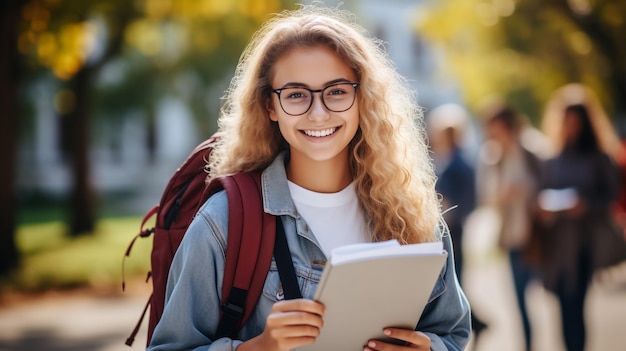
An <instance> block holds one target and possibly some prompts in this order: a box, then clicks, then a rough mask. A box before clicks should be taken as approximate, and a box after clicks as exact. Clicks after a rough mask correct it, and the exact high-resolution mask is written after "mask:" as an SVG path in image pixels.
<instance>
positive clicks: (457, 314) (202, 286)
mask: <svg viewBox="0 0 626 351" xmlns="http://www.w3.org/2000/svg"><path fill="white" fill-rule="evenodd" d="M284 160H285V154H282V155H280V156H279V157H277V158H276V160H274V162H273V163H272V164H271V165H270V166H269V167H268V168H267V169H266V170H265V171H264V172H263V175H262V187H263V202H264V210H265V211H266V212H268V213H271V214H273V215H277V216H281V217H282V218H281V219H282V221H283V226H284V228H285V234H286V236H287V241H288V243H289V249H290V251H291V254H292V256H293V263H294V268H295V270H296V274H297V276H298V282H299V284H300V289H301V292H302V296H304V297H305V298H313V296H314V294H315V290H316V288H317V285H318V282H319V280H320V277H321V275H322V270H323V268H324V266H323V262H326V256H325V255H324V253H323V252H322V250H321V249H320V245H319V244H318V242H317V240H316V239H315V236H314V235H313V233H312V232H311V230H310V229H309V227H308V225H307V224H306V222H305V221H304V219H303V218H302V217H300V215H299V214H298V212H297V211H296V207H295V205H294V204H293V202H292V200H291V195H290V194H289V189H288V186H287V176H286V174H285V167H284ZM440 232H445V229H443V230H442V228H440ZM227 233H228V206H227V197H226V193H225V192H223V191H222V192H220V193H217V194H215V195H214V196H212V197H211V198H210V199H209V200H207V202H206V203H205V204H204V205H203V206H202V208H201V209H200V211H199V212H198V214H197V215H196V217H195V218H194V220H193V221H192V223H191V225H190V226H189V229H188V230H187V233H186V234H185V237H184V239H183V241H182V243H181V245H180V247H179V249H178V251H177V252H176V255H175V257H174V261H173V262H172V266H171V268H170V274H169V278H168V283H167V290H166V298H165V309H164V312H163V316H162V318H161V321H160V322H159V324H158V325H157V327H156V329H155V331H154V334H153V337H152V341H151V344H150V346H149V347H148V350H150V351H156V350H204V351H206V350H210V351H218V350H219V351H222V350H224V351H225V350H229V351H230V350H235V349H236V348H237V346H239V345H240V344H241V343H242V342H243V341H241V340H248V339H251V338H253V337H255V336H257V335H259V334H261V332H263V330H264V328H265V321H266V318H267V315H268V314H269V311H270V309H271V307H272V304H274V303H275V302H276V301H278V299H279V298H280V296H281V294H282V291H280V289H281V288H280V279H279V276H278V271H277V270H276V263H275V262H274V261H272V263H271V267H270V271H269V273H268V276H267V280H266V282H265V286H264V289H263V294H262V296H261V297H260V299H259V302H258V304H257V306H256V309H255V311H254V312H253V314H252V316H251V317H250V319H249V320H248V322H247V323H246V324H245V325H244V327H243V329H242V330H241V332H240V334H239V337H240V340H231V339H228V338H221V339H218V340H212V338H213V335H214V334H215V331H216V329H217V325H218V321H219V315H220V301H221V298H222V296H221V291H222V279H223V275H224V252H225V246H226V240H227V238H226V235H227ZM442 240H443V243H444V247H445V249H446V250H447V251H448V252H449V255H448V259H447V261H446V264H445V266H444V268H443V270H442V272H441V275H440V276H439V279H438V280H437V283H436V285H435V287H434V289H433V292H432V295H431V297H430V300H429V303H428V304H427V305H426V308H425V310H424V312H423V315H422V318H421V319H420V321H419V323H418V325H417V328H416V330H419V331H422V332H424V333H426V334H427V335H428V336H429V337H430V338H431V349H432V350H463V349H464V348H465V345H466V344H467V342H468V340H469V334H470V318H469V315H470V309H469V305H468V302H467V300H466V298H465V295H464V294H463V291H462V290H461V288H460V286H459V284H458V281H457V278H456V275H455V273H454V266H453V264H454V263H453V254H452V243H451V241H450V236H449V235H443V237H442Z"/></svg>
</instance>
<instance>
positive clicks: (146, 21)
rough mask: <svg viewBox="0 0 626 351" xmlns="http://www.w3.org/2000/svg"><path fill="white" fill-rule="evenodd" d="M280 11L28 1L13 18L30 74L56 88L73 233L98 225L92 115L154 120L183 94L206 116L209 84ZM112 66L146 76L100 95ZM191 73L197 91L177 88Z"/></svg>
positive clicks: (110, 0) (155, 0) (262, 5)
mask: <svg viewBox="0 0 626 351" xmlns="http://www.w3.org/2000/svg"><path fill="white" fill-rule="evenodd" d="M282 7H283V4H282V3H281V2H280V1H279V0H270V1H260V2H259V1H254V0H231V1H218V0H209V1H202V2H199V1H191V0H180V1H172V0H143V1H127V0H92V1H83V0H29V1H27V2H26V3H25V4H24V6H23V8H22V9H21V10H18V11H17V13H15V14H14V15H16V17H15V18H19V20H20V23H19V28H20V31H19V32H18V33H14V35H15V36H16V37H17V38H18V39H17V42H18V44H17V47H18V48H19V49H20V53H21V54H22V55H23V57H24V58H26V59H27V62H28V63H29V64H30V65H29V67H30V70H31V71H35V70H36V69H38V67H45V68H47V69H48V70H49V71H50V72H52V73H53V75H54V76H55V77H56V79H58V81H59V82H60V85H61V90H60V91H59V93H58V94H56V96H57V99H56V102H57V103H56V108H57V113H58V114H59V115H60V116H61V117H62V118H61V121H62V123H61V124H62V128H61V129H62V135H63V144H64V150H65V151H66V153H67V156H68V157H67V159H68V161H69V164H70V167H71V173H72V175H73V181H72V191H71V195H70V196H69V203H70V204H69V207H70V211H69V213H70V223H69V227H70V234H73V235H79V234H85V233H90V232H91V231H92V229H93V227H94V223H95V220H96V211H95V197H96V194H95V191H94V189H93V186H92V184H91V182H90V178H91V177H90V167H89V159H88V155H89V150H90V145H91V141H90V139H91V135H92V132H93V131H92V119H93V118H94V117H104V118H111V117H112V116H111V115H110V114H107V112H108V111H110V110H112V109H113V110H115V109H117V110H118V111H129V110H133V109H135V110H136V109H141V110H143V111H147V115H151V112H150V111H154V109H155V105H156V102H157V101H158V99H159V97H160V96H163V95H165V94H177V95H180V96H181V97H182V98H184V99H185V101H187V102H188V103H189V104H190V106H192V109H193V111H194V112H195V114H196V115H197V116H198V119H200V117H199V116H206V115H207V106H206V105H207V104H206V101H205V100H206V89H207V87H208V86H209V85H210V84H214V83H215V82H216V81H220V80H224V78H225V76H226V75H227V72H230V71H229V70H225V66H226V65H228V66H232V65H234V62H235V61H236V59H237V58H238V56H239V54H240V52H241V49H242V48H243V45H245V43H246V42H247V40H248V39H249V37H250V35H251V34H252V32H253V31H254V30H255V29H256V27H257V26H258V25H259V23H260V22H261V21H263V20H265V19H266V17H267V16H268V15H269V14H270V13H273V12H276V11H279V10H280V9H281V8H282ZM172 48H174V49H172ZM113 61H123V62H125V63H126V64H127V65H128V66H129V67H130V70H127V71H128V72H127V73H128V77H131V78H132V77H135V78H136V77H137V74H136V73H137V72H139V73H140V74H141V73H147V72H148V73H150V74H148V75H146V74H143V75H142V77H143V78H144V79H145V80H143V81H140V82H137V81H132V80H130V79H129V78H126V79H123V80H122V81H121V82H119V84H118V86H116V89H114V90H109V91H108V92H106V91H104V90H106V88H105V89H101V87H100V86H98V84H97V81H98V78H99V77H101V75H102V70H103V68H104V67H105V66H106V65H108V64H109V63H111V62H113ZM188 72H191V73H190V74H189V75H190V76H192V77H193V79H194V80H196V81H197V82H196V86H195V88H196V89H187V90H186V91H182V92H181V91H177V90H180V89H178V88H177V84H175V83H176V80H177V79H179V78H180V76H181V75H184V74H186V73H188ZM137 84H140V87H139V88H136V89H134V90H133V91H132V92H130V94H128V95H127V96H121V95H120V94H121V93H120V92H128V89H125V88H124V87H123V86H125V85H126V86H133V85H134V86H135V87H136V86H137ZM120 85H121V87H120ZM182 90H185V89H182ZM101 93H103V94H104V96H100V94H101ZM107 93H108V95H107ZM103 102H105V103H104V104H103ZM120 115H123V114H120ZM151 140H152V141H151V142H152V144H154V143H155V142H158V141H154V139H151Z"/></svg>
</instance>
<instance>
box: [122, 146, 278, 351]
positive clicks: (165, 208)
mask: <svg viewBox="0 0 626 351" xmlns="http://www.w3.org/2000/svg"><path fill="white" fill-rule="evenodd" d="M215 141H216V137H215V136H213V137H211V138H209V139H208V140H206V141H205V142H203V143H202V144H200V145H198V146H197V147H196V148H195V150H193V152H192V153H191V155H189V157H188V158H187V160H185V162H184V163H183V164H182V165H181V166H180V167H179V168H178V169H177V170H176V172H175V173H174V175H173V176H172V177H171V179H170V180H169V182H168V184H167V186H166V188H165V190H164V192H163V195H162V197H161V200H160V202H159V204H158V205H157V206H155V207H154V208H152V209H151V210H150V211H148V213H146V215H145V217H144V219H143V222H142V223H141V227H140V232H139V234H137V235H136V236H135V238H134V239H133V240H132V241H131V243H130V245H129V246H128V249H127V250H126V253H125V256H124V257H127V256H129V254H130V251H131V248H132V246H133V244H134V242H135V240H136V239H137V238H138V237H144V238H145V237H150V236H151V235H152V234H154V239H153V247H152V254H151V266H152V267H151V268H152V271H151V272H149V273H148V279H149V278H150V277H152V287H153V292H152V295H151V296H150V298H149V299H148V302H147V304H146V306H145V308H144V310H143V312H142V314H141V317H140V319H139V321H138V322H137V325H136V326H135V328H134V330H133V331H132V333H131V335H130V336H129V337H128V339H127V340H126V345H128V346H131V345H132V344H133V342H134V340H135V336H136V335H137V333H138V331H139V328H140V326H141V323H142V321H143V318H144V317H145V314H146V312H147V310H148V307H150V319H149V325H148V344H149V343H150V340H151V338H152V333H153V332H154V328H155V327H156V325H157V323H158V321H159V320H160V319H161V315H162V314H163V307H164V300H165V286H166V283H167V277H168V272H169V268H170V265H171V264H172V259H173V257H174V253H175V252H176V250H177V249H178V246H179V245H180V242H181V240H182V239H183V236H184V235H185V232H186V230H187V227H188V226H189V224H190V223H191V221H192V219H193V217H194V216H195V214H196V212H197V211H198V210H199V208H200V206H201V205H202V204H203V203H204V202H205V201H206V200H207V199H208V198H209V197H210V196H211V195H212V194H215V193H216V192H218V191H220V190H222V189H224V190H226V194H227V196H228V210H229V226H228V227H229V229H228V245H227V249H226V265H225V271H224V281H223V284H222V296H223V300H222V313H221V318H220V325H219V327H218V332H217V334H218V336H220V335H221V336H230V337H234V336H236V333H237V331H238V330H239V329H241V327H242V326H243V325H244V324H245V322H246V320H247V319H248V318H249V317H250V314H251V313H252V311H253V309H254V306H255V305H256V303H257V301H258V299H259V296H260V294H261V292H262V289H263V285H264V283H265V279H266V277H267V272H268V270H269V266H270V263H271V260H272V254H273V249H274V242H275V236H276V223H277V222H278V219H279V217H275V216H273V215H270V214H267V213H265V212H264V211H263V204H262V195H261V194H262V191H261V175H260V173H258V172H254V173H238V174H234V175H232V176H228V177H220V178H216V179H213V180H212V181H211V182H210V183H209V184H208V185H207V184H206V177H207V160H208V159H209V156H210V154H211V151H212V150H213V146H214V143H215ZM153 215H156V225H155V227H154V228H150V229H144V225H145V223H146V221H147V220H148V219H149V218H151V217H152V216H153ZM242 219H245V220H242ZM281 229H282V226H281ZM287 255H289V254H287ZM122 265H123V263H122ZM124 288H125V284H124V282H122V289H124ZM226 317H228V318H226Z"/></svg>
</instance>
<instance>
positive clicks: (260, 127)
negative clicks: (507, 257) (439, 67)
mask: <svg viewBox="0 0 626 351" xmlns="http://www.w3.org/2000/svg"><path fill="white" fill-rule="evenodd" d="M416 117H420V118H421V114H420V111H419V109H418V107H417V106H416V105H415V104H414V102H413V100H412V96H411V94H410V90H409V89H408V88H407V87H406V86H405V85H404V82H403V80H402V79H401V78H400V76H399V75H398V74H397V73H396V72H395V70H394V69H393V67H392V64H391V63H390V61H389V60H388V58H387V57H386V55H385V54H384V52H383V51H382V48H381V46H380V45H379V43H378V42H376V41H374V40H372V39H369V38H368V37H367V36H366V34H365V32H364V30H363V29H362V28H361V27H359V26H357V25H356V24H354V23H353V22H352V20H351V18H350V17H349V16H348V15H347V14H345V13H343V12H341V11H338V10H337V9H320V8H316V7H303V8H301V9H299V10H297V11H293V12H284V13H282V14H280V15H278V16H277V17H276V18H274V19H273V20H270V21H269V22H268V23H267V24H266V25H265V26H264V27H263V28H262V29H261V30H260V31H259V32H258V33H257V34H256V35H255V37H254V38H253V40H252V41H251V43H250V44H249V46H248V48H247V49H246V50H245V52H244V53H243V55H242V58H241V61H240V63H239V65H238V67H237V70H236V73H235V77H234V78H233V80H232V84H231V87H230V89H229V90H228V92H227V97H226V102H225V105H224V108H223V111H222V114H221V117H220V121H219V133H220V135H221V139H220V140H221V143H220V145H218V146H217V148H216V149H215V151H214V153H213V154H212V156H211V162H210V167H211V174H210V175H209V177H216V176H220V175H225V174H232V173H236V172H242V171H252V170H263V173H262V184H263V185H262V187H263V194H264V195H263V197H264V209H265V211H266V212H268V213H271V214H273V215H279V216H281V220H282V223H283V226H284V228H285V233H286V236H287V241H288V243H289V249H290V251H291V255H292V259H293V261H294V266H295V270H296V272H297V275H298V282H299V285H300V289H301V292H302V296H304V298H302V299H295V300H288V301H285V300H279V297H280V295H281V294H280V292H281V286H280V280H279V277H278V273H277V272H276V271H275V270H273V269H271V270H270V272H269V273H268V277H267V280H266V283H265V287H264V291H263V294H262V296H261V298H260V299H259V302H258V304H257V306H256V309H255V311H254V313H253V314H252V317H251V318H250V319H249V320H248V322H247V323H246V324H245V325H244V327H243V329H242V330H241V332H240V334H239V337H240V340H231V339H228V338H220V339H217V340H215V339H214V334H215V331H216V327H217V325H218V322H219V313H220V295H221V293H220V291H221V282H222V277H223V269H224V246H225V243H226V239H225V234H226V233H227V227H228V213H227V212H228V206H227V199H226V195H225V193H223V192H222V193H218V194H216V195H215V196H213V197H211V198H210V199H209V200H208V201H207V202H206V204H205V205H204V206H203V207H202V208H201V209H200V211H199V213H198V215H197V216H196V218H195V219H194V221H193V222H192V224H191V226H190V227H189V229H188V231H187V233H186V235H185V237H184V239H183V242H182V244H181V246H180V248H179V250H178V252H177V253H176V256H175V259H174V262H173V263H172V266H171V270H170V276H169V280H168V288H167V297H166V305H165V310H164V314H163V316H162V319H161V320H160V322H159V324H158V326H157V327H156V330H155V332H154V334H153V338H152V342H151V345H150V346H149V350H207V349H208V350H234V349H237V350H238V351H247V350H276V351H279V350H280V351H283V350H291V349H294V348H297V347H299V346H303V345H306V344H310V343H313V342H315V339H316V337H317V336H318V335H319V330H320V328H321V327H322V326H323V320H324V312H325V311H324V306H323V305H322V304H320V303H318V302H316V301H313V300H312V297H313V295H314V293H315V290H316V288H317V285H318V282H319V278H320V276H321V273H322V270H323V262H325V261H326V259H327V255H328V253H329V252H330V251H331V250H332V249H333V248H335V247H337V246H341V245H345V244H351V243H359V242H367V241H381V240H387V239H393V238H395V239H398V240H399V241H400V242H401V243H418V242H429V241H436V240H443V242H444V247H445V249H446V250H447V251H448V252H449V253H450V255H449V256H448V260H447V263H446V266H445V267H444V269H443V270H442V272H441V277H440V279H438V281H437V284H436V286H435V288H434V290H433V293H432V296H431V299H430V301H429V303H428V305H427V306H426V308H425V310H424V313H423V315H422V318H421V320H420V322H419V324H418V325H417V327H416V329H415V330H404V329H398V328H388V329H387V330H386V331H387V333H386V334H387V335H389V336H390V337H392V338H394V339H397V340H400V341H403V342H404V344H405V345H406V346H404V345H403V346H400V345H395V344H391V343H386V342H382V341H379V340H370V341H368V343H367V346H364V349H365V350H381V351H382V350H462V349H463V348H464V347H465V345H466V343H467V341H468V338H469V333H470V327H469V306H468V304H467V301H466V299H465V296H464V294H463V292H462V291H461V289H460V287H459V285H458V282H457V279H456V275H455V273H454V264H453V260H452V257H453V254H452V246H451V242H450V239H449V237H448V236H447V235H445V231H444V229H443V228H445V225H442V219H441V214H440V207H439V203H438V199H437V196H436V193H435V188H434V184H435V177H434V175H433V169H432V165H431V162H430V159H429V157H428V153H427V147H426V145H425V140H424V136H423V128H422V125H421V119H418V121H417V122H419V123H416V120H415V118H416ZM272 266H274V265H273V264H272ZM416 269H419V267H416ZM390 273H393V272H390ZM372 283H373V284H375V283H376V282H375V281H373V282H372ZM389 296H390V298H393V289H390V294H389Z"/></svg>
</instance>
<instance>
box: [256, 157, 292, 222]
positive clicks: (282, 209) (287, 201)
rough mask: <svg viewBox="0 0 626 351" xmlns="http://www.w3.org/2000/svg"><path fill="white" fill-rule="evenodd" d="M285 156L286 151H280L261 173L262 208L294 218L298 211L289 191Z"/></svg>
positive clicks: (277, 214) (271, 212) (268, 211)
mask: <svg viewBox="0 0 626 351" xmlns="http://www.w3.org/2000/svg"><path fill="white" fill-rule="evenodd" d="M287 157H289V156H288V152H287V151H284V152H282V153H280V154H279V155H278V156H277V157H276V158H275V159H274V161H273V162H272V163H271V164H270V165H269V166H268V167H267V168H266V169H265V170H264V171H263V174H262V175H261V184H262V187H263V209H264V211H265V212H267V213H269V214H272V215H274V216H280V215H288V216H291V217H293V218H296V217H298V211H297V210H296V205H295V204H294V203H293V200H292V199H291V194H290V193H289V185H288V183H287V172H286V171H285V159H286V158H287Z"/></svg>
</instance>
